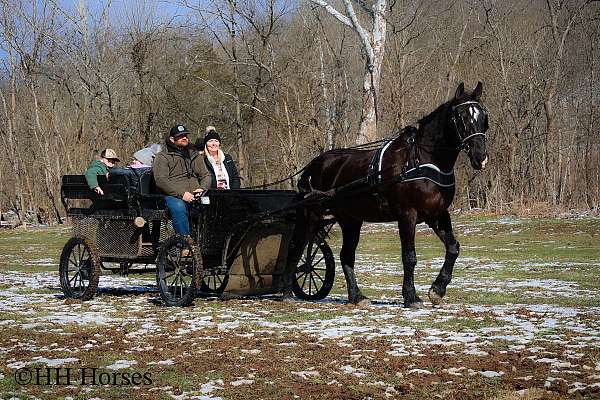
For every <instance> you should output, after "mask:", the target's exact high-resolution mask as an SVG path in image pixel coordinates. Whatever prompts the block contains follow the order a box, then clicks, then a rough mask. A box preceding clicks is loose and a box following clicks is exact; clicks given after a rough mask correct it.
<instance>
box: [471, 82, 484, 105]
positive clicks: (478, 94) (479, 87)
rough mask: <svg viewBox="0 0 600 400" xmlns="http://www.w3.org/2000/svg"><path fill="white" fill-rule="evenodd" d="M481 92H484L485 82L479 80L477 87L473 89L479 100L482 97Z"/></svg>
mask: <svg viewBox="0 0 600 400" xmlns="http://www.w3.org/2000/svg"><path fill="white" fill-rule="evenodd" d="M481 93H483V83H481V81H479V82H478V83H477V86H476V87H475V90H473V98H474V99H475V100H477V101H479V99H480V98H481Z"/></svg>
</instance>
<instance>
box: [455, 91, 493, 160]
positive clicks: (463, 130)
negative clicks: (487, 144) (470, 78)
mask: <svg viewBox="0 0 600 400" xmlns="http://www.w3.org/2000/svg"><path fill="white" fill-rule="evenodd" d="M469 105H474V106H476V107H477V108H479V110H480V111H481V114H482V115H483V116H484V117H487V115H488V112H487V109H486V108H485V106H483V105H482V104H481V103H479V102H478V101H474V100H470V101H465V102H463V103H460V104H457V105H455V106H453V107H452V122H454V127H455V129H456V135H457V136H458V140H459V142H460V143H459V146H458V147H459V148H460V150H464V151H466V152H468V151H469V150H470V146H469V144H468V143H467V141H468V140H470V139H472V138H473V137H475V136H483V138H484V140H485V139H487V136H486V134H485V132H475V133H473V134H471V135H468V136H466V137H465V136H464V135H466V134H467V127H466V125H465V123H464V121H463V119H462V118H460V115H461V113H462V112H463V110H461V108H465V106H469ZM459 120H460V125H459V123H458V121H459Z"/></svg>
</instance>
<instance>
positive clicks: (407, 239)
mask: <svg viewBox="0 0 600 400" xmlns="http://www.w3.org/2000/svg"><path fill="white" fill-rule="evenodd" d="M416 225H417V213H416V212H409V213H407V214H404V215H402V216H401V218H400V219H399V220H398V231H399V233H400V242H401V244H402V265H403V266H404V279H403V281H402V297H404V307H411V308H420V307H422V306H423V300H421V298H419V296H417V291H416V289H415V280H414V279H415V278H414V276H415V266H416V265H417V252H416V250H415V230H416Z"/></svg>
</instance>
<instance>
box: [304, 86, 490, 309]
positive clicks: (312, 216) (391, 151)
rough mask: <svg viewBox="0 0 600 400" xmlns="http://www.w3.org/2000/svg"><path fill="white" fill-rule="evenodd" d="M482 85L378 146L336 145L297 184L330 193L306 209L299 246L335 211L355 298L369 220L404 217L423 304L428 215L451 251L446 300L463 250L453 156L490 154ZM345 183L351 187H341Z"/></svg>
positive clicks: (439, 283) (407, 262)
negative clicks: (423, 237) (419, 228)
mask: <svg viewBox="0 0 600 400" xmlns="http://www.w3.org/2000/svg"><path fill="white" fill-rule="evenodd" d="M482 90H483V85H482V83H481V82H479V83H478V84H477V87H476V88H475V89H474V90H473V92H465V89H464V84H463V83H461V84H460V85H459V86H458V88H457V90H456V93H455V95H454V98H452V99H451V100H450V101H448V102H446V103H444V104H442V105H440V106H439V107H438V108H437V109H436V110H434V111H433V112H432V113H431V114H429V115H427V116H425V117H424V118H422V119H421V120H419V121H418V122H419V127H418V129H415V128H412V130H411V129H405V130H403V134H401V135H400V136H398V137H397V138H396V139H394V140H393V141H391V142H387V143H385V145H384V146H382V148H380V149H379V150H378V151H377V154H376V150H355V149H354V150H353V149H341V150H332V151H328V152H325V153H323V154H321V155H320V156H318V157H316V158H315V159H313V160H312V161H311V162H310V163H309V164H308V166H307V168H306V170H305V171H304V173H303V174H302V176H301V178H300V180H299V182H298V188H299V190H300V192H301V193H304V194H305V197H308V198H309V197H310V196H311V195H314V196H316V197H317V198H320V199H324V200H320V201H315V202H313V203H311V205H309V206H307V207H306V208H305V209H304V216H305V220H304V224H302V225H304V226H303V230H304V232H305V237H304V242H303V243H302V245H301V246H298V247H297V248H298V249H301V248H304V246H305V245H304V244H305V243H309V242H310V241H311V240H312V238H313V237H314V235H315V234H316V233H317V231H318V229H319V222H320V221H321V220H322V218H323V216H324V215H326V214H331V215H333V216H334V217H335V220H336V221H337V222H338V223H339V225H340V227H341V229H342V235H343V243H342V250H341V253H340V260H341V263H342V269H343V271H344V275H345V277H346V284H347V287H348V300H349V302H350V303H354V304H357V303H359V302H361V301H363V300H367V301H368V299H367V298H366V297H365V296H363V295H362V293H361V291H360V289H359V288H358V285H357V283H356V277H355V275H354V261H355V252H356V247H357V245H358V241H359V236H360V229H361V226H362V224H363V222H364V221H367V222H390V221H398V229H399V233H400V241H401V243H402V264H403V265H404V282H403V284H402V296H403V297H404V306H405V307H420V306H422V304H423V302H422V300H421V299H420V298H419V296H417V293H416V291H415V286H414V269H415V266H416V264H417V257H416V252H415V227H416V225H417V224H418V223H421V222H426V223H427V224H428V225H429V226H430V227H431V229H433V231H434V232H435V233H436V235H437V236H438V237H439V238H440V239H441V241H442V242H443V243H444V245H445V247H446V258H445V262H444V265H443V267H442V269H441V271H440V273H439V275H438V276H437V278H436V280H435V281H434V282H433V284H432V285H431V289H430V290H429V298H430V299H431V302H432V303H433V304H439V303H441V302H442V298H443V297H444V295H445V293H446V287H447V285H448V283H450V280H451V278H452V270H453V267H454V263H455V261H456V258H457V257H458V253H459V243H458V241H457V240H456V239H455V237H454V234H453V233H452V223H451V221H450V214H449V212H448V207H449V206H450V204H451V203H452V200H453V198H454V194H455V187H454V174H453V169H454V164H455V163H456V159H457V157H458V155H459V154H460V151H461V150H464V151H465V152H466V153H467V154H468V156H469V159H470V161H471V165H472V167H473V168H474V169H476V170H480V169H482V168H485V164H486V163H487V160H488V157H487V150H486V135H485V132H486V130H487V129H488V115H487V111H486V108H485V107H484V106H483V104H482V103H481V101H480V97H481V94H482ZM367 175H368V179H365V180H364V181H369V183H370V184H371V185H369V183H365V182H364V181H363V180H361V178H364V177H365V176H367ZM356 182H361V185H360V186H361V188H358V189H357V185H355V183H356ZM340 187H341V188H346V189H341V190H339V191H338V189H339V188H340ZM365 188H366V189H365ZM327 194H328V195H329V200H328V196H327ZM300 253H301V251H300ZM292 258H295V257H292ZM294 265H295V264H294Z"/></svg>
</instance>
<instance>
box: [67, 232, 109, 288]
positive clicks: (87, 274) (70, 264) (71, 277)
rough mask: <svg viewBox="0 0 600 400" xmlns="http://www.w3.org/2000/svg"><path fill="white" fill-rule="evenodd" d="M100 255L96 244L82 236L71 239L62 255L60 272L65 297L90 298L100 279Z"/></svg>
mask: <svg viewBox="0 0 600 400" xmlns="http://www.w3.org/2000/svg"><path fill="white" fill-rule="evenodd" d="M100 265H101V263H100V257H98V252H97V250H96V248H95V246H94V245H92V244H91V242H90V241H89V240H87V239H84V238H82V237H73V238H71V239H69V241H68V242H67V244H65V247H63V251H62V254H61V255H60V264H59V267H58V273H59V275H60V287H61V288H62V291H63V293H64V294H65V297H68V298H72V299H80V300H89V299H91V298H92V297H94V294H96V289H97V288H98V281H99V280H100Z"/></svg>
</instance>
